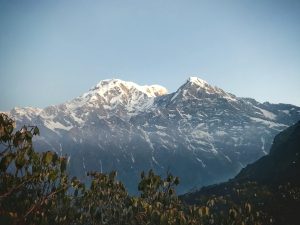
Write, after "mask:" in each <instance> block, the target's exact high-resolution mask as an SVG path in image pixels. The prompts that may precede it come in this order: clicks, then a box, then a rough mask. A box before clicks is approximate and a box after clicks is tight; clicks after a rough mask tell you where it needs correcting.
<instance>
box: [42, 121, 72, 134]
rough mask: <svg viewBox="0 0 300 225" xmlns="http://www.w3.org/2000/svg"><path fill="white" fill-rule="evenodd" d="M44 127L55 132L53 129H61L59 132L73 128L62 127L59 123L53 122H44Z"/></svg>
mask: <svg viewBox="0 0 300 225" xmlns="http://www.w3.org/2000/svg"><path fill="white" fill-rule="evenodd" d="M44 125H45V127H47V128H49V129H50V130H53V131H54V130H55V129H61V130H67V131H69V130H71V129H72V128H73V126H72V125H70V126H64V125H63V124H61V123H59V122H54V121H52V120H45V121H44Z"/></svg>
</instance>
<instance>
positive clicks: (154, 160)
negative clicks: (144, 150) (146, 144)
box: [152, 156, 159, 165]
mask: <svg viewBox="0 0 300 225" xmlns="http://www.w3.org/2000/svg"><path fill="white" fill-rule="evenodd" d="M152 161H153V162H154V163H155V164H156V165H159V163H158V162H157V161H156V159H155V158H154V156H152Z"/></svg>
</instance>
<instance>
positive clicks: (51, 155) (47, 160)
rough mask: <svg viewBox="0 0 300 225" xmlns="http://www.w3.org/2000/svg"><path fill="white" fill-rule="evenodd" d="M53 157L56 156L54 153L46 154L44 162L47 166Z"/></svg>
mask: <svg viewBox="0 0 300 225" xmlns="http://www.w3.org/2000/svg"><path fill="white" fill-rule="evenodd" d="M53 155H54V153H53V152H50V151H48V152H46V153H44V156H43V161H44V163H45V164H46V165H48V164H50V163H51V162H52V158H53Z"/></svg>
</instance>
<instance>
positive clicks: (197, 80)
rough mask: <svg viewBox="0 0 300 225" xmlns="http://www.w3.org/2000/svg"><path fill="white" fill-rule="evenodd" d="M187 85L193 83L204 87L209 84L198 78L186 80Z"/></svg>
mask: <svg viewBox="0 0 300 225" xmlns="http://www.w3.org/2000/svg"><path fill="white" fill-rule="evenodd" d="M187 82H188V83H193V84H195V85H197V86H200V87H205V86H209V84H208V83H207V82H206V81H205V80H202V79H200V78H198V77H193V76H191V77H189V78H188V80H187Z"/></svg>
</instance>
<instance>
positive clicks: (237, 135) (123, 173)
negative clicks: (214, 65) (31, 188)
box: [9, 77, 300, 192]
mask: <svg viewBox="0 0 300 225" xmlns="http://www.w3.org/2000/svg"><path fill="white" fill-rule="evenodd" d="M9 114H10V116H11V117H13V118H14V119H16V121H17V124H18V125H19V126H21V125H23V124H26V125H27V124H33V125H37V126H38V127H39V128H40V130H41V136H40V137H39V138H38V139H37V140H36V148H37V149H41V150H48V149H51V150H54V151H56V152H58V153H59V154H68V155H69V157H70V160H69V170H70V172H71V173H72V174H73V175H76V176H78V177H81V178H82V177H84V174H85V173H86V171H90V170H99V171H103V172H104V171H111V170H113V169H115V170H117V171H118V174H119V178H120V179H121V180H122V181H123V182H124V183H125V184H126V185H127V187H128V189H129V191H130V192H136V188H137V187H136V186H135V185H136V182H137V180H138V177H139V173H140V172H141V171H142V170H148V169H149V168H153V169H154V170H156V171H157V172H158V173H161V174H164V173H166V172H167V171H170V172H172V173H173V174H176V175H177V176H179V177H181V185H180V187H181V188H180V190H179V191H180V192H183V191H187V190H190V189H191V188H194V187H199V186H202V185H207V184H211V183H215V182H220V181H223V180H226V179H228V178H229V177H232V176H233V175H235V174H236V173H237V172H238V171H239V170H240V169H241V168H242V167H244V166H245V165H246V164H248V163H251V162H253V161H254V160H256V159H258V158H259V157H261V156H263V155H265V154H267V153H268V150H269V148H270V146H271V143H272V140H273V138H274V136H275V135H276V134H277V133H279V132H280V131H282V130H283V129H285V128H286V127H288V126H289V125H291V124H293V123H294V122H296V121H298V120H299V119H300V108H299V107H297V106H293V105H288V104H271V103H259V102H257V101H255V100H254V99H250V98H239V97H236V96H235V95H232V94H230V93H227V92H225V91H223V90H222V89H220V88H218V87H213V86H211V85H209V84H208V83H207V82H205V81H203V80H201V79H199V78H196V77H191V78H189V79H188V80H187V81H186V83H185V84H183V85H182V86H181V87H180V88H179V89H178V90H177V91H176V92H174V93H171V94H167V90H166V89H165V88H163V87H161V86H159V85H152V86H139V85H137V84H134V83H132V82H125V81H122V80H118V79H112V80H103V81H101V82H100V83H98V84H97V85H96V86H95V87H93V88H92V89H90V90H89V91H88V92H87V93H85V94H83V95H81V96H80V97H78V98H75V99H73V100H71V101H69V102H66V103H64V104H60V105H56V106H49V107H46V108H44V109H34V108H14V109H13V110H11V111H10V112H9Z"/></svg>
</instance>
